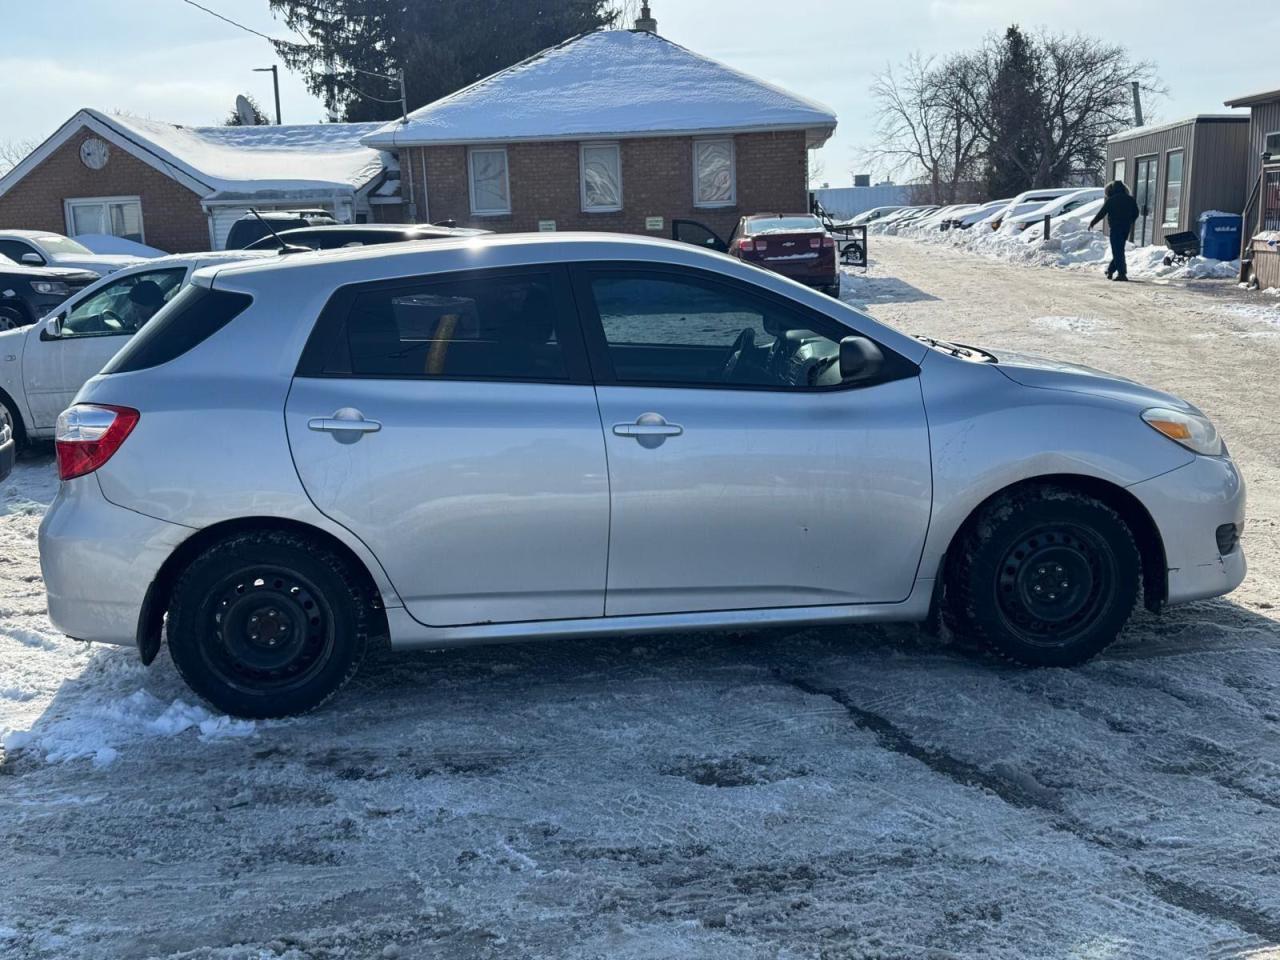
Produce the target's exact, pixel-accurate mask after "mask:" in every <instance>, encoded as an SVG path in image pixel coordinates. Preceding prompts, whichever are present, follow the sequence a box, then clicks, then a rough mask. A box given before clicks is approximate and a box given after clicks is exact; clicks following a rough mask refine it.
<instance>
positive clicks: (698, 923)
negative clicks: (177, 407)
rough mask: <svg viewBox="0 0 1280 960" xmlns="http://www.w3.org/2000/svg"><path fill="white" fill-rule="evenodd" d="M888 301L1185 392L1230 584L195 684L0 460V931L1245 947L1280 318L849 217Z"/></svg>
mask: <svg viewBox="0 0 1280 960" xmlns="http://www.w3.org/2000/svg"><path fill="white" fill-rule="evenodd" d="M872 256H873V258H874V260H875V263H874V264H873V267H872V269H871V271H870V272H869V273H868V274H867V275H866V276H865V277H864V276H863V275H862V274H861V272H856V271H848V272H846V275H845V290H846V293H845V296H846V298H847V299H849V300H850V301H851V302H856V303H860V304H868V305H869V309H871V310H872V311H873V312H875V313H876V314H877V315H878V316H880V317H882V318H883V319H885V320H886V321H888V322H890V323H893V324H895V325H897V326H899V327H901V328H902V329H905V330H908V331H912V332H920V333H924V334H930V335H934V336H946V337H953V338H955V339H958V340H960V341H962V342H969V343H985V344H988V345H993V346H1007V347H1011V348H1013V349H1021V350H1032V351H1035V352H1041V353H1048V354H1052V355H1058V356H1061V357H1063V358H1065V359H1069V360H1075V361H1079V362H1084V363H1089V364H1092V365H1094V366H1100V367H1104V368H1106V367H1109V368H1111V369H1114V370H1116V371H1117V372H1120V373H1125V374H1128V375H1131V376H1134V377H1137V378H1139V379H1142V380H1145V381H1147V382H1150V383H1152V384H1153V385H1155V386H1159V387H1164V388H1166V389H1171V390H1174V391H1175V392H1179V393H1183V394H1184V395H1186V396H1188V397H1189V398H1191V399H1193V400H1196V401H1197V402H1199V403H1201V405H1202V406H1204V408H1205V409H1206V411H1207V412H1209V413H1210V415H1212V416H1213V417H1215V418H1216V419H1217V421H1218V423H1219V425H1220V427H1221V428H1222V429H1223V431H1224V433H1225V434H1226V437H1227V439H1228V441H1229V442H1230V444H1231V447H1232V450H1233V452H1234V453H1235V455H1236V456H1237V458H1238V459H1239V461H1240V463H1241V466H1242V469H1243V471H1244V472H1245V474H1246V476H1247V478H1248V480H1249V483H1250V493H1251V507H1250V520H1249V527H1248V530H1247V531H1246V538H1245V544H1246V549H1247V550H1248V551H1249V556H1250V565H1251V571H1250V576H1249V579H1248V580H1247V581H1246V583H1245V584H1244V586H1243V587H1242V588H1241V589H1240V590H1239V591H1238V592H1237V593H1236V594H1235V595H1233V596H1232V597H1231V598H1229V599H1225V600H1217V601H1210V602H1205V603H1199V604H1193V605H1190V606H1188V607H1184V608H1181V609H1177V610H1174V611H1170V612H1169V613H1167V614H1166V615H1164V616H1162V617H1160V618H1156V617H1152V616H1150V615H1147V614H1145V613H1140V614H1139V615H1138V616H1137V618H1136V619H1135V621H1134V623H1133V624H1132V626H1131V627H1130V628H1129V629H1128V630H1127V631H1126V633H1125V635H1124V637H1123V638H1122V640H1121V642H1120V643H1119V644H1118V645H1117V646H1116V647H1114V648H1113V649H1111V650H1110V651H1108V652H1107V653H1106V654H1105V655H1104V656H1102V657H1100V658H1099V659H1097V660H1096V661H1095V662H1093V663H1091V664H1089V665H1087V666H1085V667H1083V668H1081V669H1077V670H1044V671H1025V670H1018V669H1012V668H1008V667H1004V666H1001V665H999V664H995V663H992V662H989V661H986V660H982V659H978V658H974V657H972V656H970V655H968V654H965V653H964V652H962V651H961V650H959V649H957V648H956V647H955V646H954V645H953V644H950V643H948V642H943V641H938V640H933V639H931V638H929V637H927V636H925V635H924V634H922V633H921V632H919V631H918V630H916V629H915V628H913V627H892V628H889V627H884V628H865V627H862V628H848V627H846V628H831V629H822V630H779V631H771V632H765V633H751V634H746V635H736V636H735V635H724V634H689V635H675V636H663V637H652V636H633V637H626V638H620V639H611V640H577V641H566V642H552V643H546V644H541V645H536V644H535V645H512V646H504V647H492V648H483V649H480V648H477V649H471V650H454V651H448V652H439V653H415V654H405V655H399V656H380V657H377V658H375V659H374V660H373V661H372V662H371V663H369V664H368V665H367V666H366V669H365V670H364V671H363V672H362V673H361V675H360V676H359V677H357V679H356V682H355V683H354V684H353V685H352V687H351V688H349V689H348V690H347V691H346V692H345V693H344V694H343V695H342V696H341V697H339V698H338V699H337V700H335V701H334V702H333V703H332V704H331V705H330V706H328V707H327V708H325V709H324V710H322V711H320V712H319V713H317V714H314V715H312V716H309V717H305V718H301V719H296V720H290V721H277V722H272V723H258V724H253V725H248V724H239V723H237V722H235V721H230V720H228V719H226V718H224V717H219V716H216V715H213V714H210V713H209V712H207V711H206V710H205V709H204V708H203V707H201V706H199V704H198V703H197V702H196V700H195V699H194V698H193V697H192V696H191V695H190V694H189V693H188V692H187V691H186V690H185V688H184V687H183V686H182V684H181V682H180V681H179V680H178V678H177V676H176V675H175V673H174V670H173V667H172V664H171V663H170V662H169V660H168V658H167V656H166V655H165V654H163V653H162V654H161V657H160V659H159V660H158V661H157V662H156V663H155V664H154V665H153V666H152V667H151V668H149V669H144V668H142V667H141V666H139V665H138V663H137V660H136V655H135V654H134V653H133V652H132V651H130V650H128V649H124V648H105V647H93V648H87V647H86V646H85V645H83V644H79V643H76V642H74V641H71V640H67V639H66V638H63V637H61V636H59V635H57V634H56V633H55V632H54V631H53V630H52V629H51V627H50V625H49V623H48V621H47V618H46V616H45V607H44V598H43V593H42V590H41V583H40V576H39V567H38V564H37V558H36V552H35V542H34V538H35V533H36V526H37V524H38V522H39V517H40V513H41V511H42V510H43V508H44V506H45V504H47V503H48V501H49V499H50V498H51V496H52V493H53V489H54V479H53V464H52V462H51V458H50V457H49V456H48V455H47V454H41V455H38V456H36V457H35V458H29V459H25V460H24V461H23V462H22V463H20V464H19V466H18V468H17V470H16V471H15V473H14V475H13V476H12V477H11V478H10V479H9V480H8V481H6V482H3V483H0V726H3V727H4V728H5V730H6V731H7V733H6V739H5V743H6V745H5V749H4V755H3V759H2V761H0V849H3V850H4V851H5V855H4V869H3V870H0V958H3V960H10V958H12V960H19V958H21V960H55V958H56V960H80V958H94V960H97V958H110V960H123V958H135V957H137V958H141V957H148V958H152V957H162V958H174V960H176V958H196V957H199V958H205V960H230V958H238V960H247V958H253V960H265V958H272V960H330V958H333V960H336V958H346V960H363V958H371V957H387V958H390V957H401V958H405V960H409V958H450V960H453V958H471V957H484V958H493V960H517V958H519V960H525V958H548V960H551V958H554V960H587V958H592V960H595V958H604V957H608V958H610V960H669V958H676V957H679V958H684V957H697V958H700V960H701V958H713V960H718V958H724V960H764V958H769V960H800V958H829V960H854V958H858V960H864V958H879V960H908V958H909V960H920V958H926V957H929V958H938V960H941V958H947V960H968V958H974V960H977V958H982V960H990V958H995V960H1026V958H1036V960H1044V958H1050V960H1057V958H1061V960H1067V958H1082V957H1088V958H1105V960H1122V958H1179V960H1181V958H1184V957H1216V958H1222V960H1226V958H1237V960H1243V958H1246V957H1247V958H1252V960H1262V958H1264V957H1267V958H1273V957H1275V956H1276V950H1277V948H1278V947H1280V871H1278V870H1277V869H1276V863H1277V861H1276V856H1275V853H1274V851H1275V850H1276V848H1277V846H1280V706H1277V704H1280V627H1278V624H1277V620H1276V610H1277V604H1280V452H1277V450H1276V447H1275V443H1274V436H1275V432H1274V427H1273V425H1272V419H1273V411H1274V410H1275V409H1276V408H1277V404H1278V403H1280V384H1277V382H1276V380H1275V378H1274V377H1273V376H1272V372H1273V370H1274V368H1275V366H1276V362H1277V360H1280V356H1277V354H1280V340H1275V339H1272V340H1268V339H1265V338H1264V339H1259V338H1252V337H1251V336H1250V334H1251V333H1252V332H1255V331H1256V330H1257V329H1258V328H1259V326H1260V325H1259V324H1257V323H1254V322H1250V321H1248V320H1246V319H1244V318H1238V317H1234V316H1232V315H1231V314H1230V313H1228V312H1226V311H1224V310H1223V309H1222V307H1223V306H1224V305H1230V304H1231V303H1232V302H1234V301H1232V300H1230V299H1229V298H1223V299H1215V298H1214V297H1210V296H1206V295H1203V294H1198V293H1192V292H1189V291H1187V290H1183V289H1180V288H1178V287H1175V286H1156V285H1150V284H1133V285H1129V286H1128V287H1124V286H1122V285H1119V284H1108V283H1106V282H1105V281H1104V280H1102V278H1101V277H1097V278H1087V277H1082V276H1075V275H1070V274H1066V273H1058V272H1053V271H1045V272H1040V273H1037V274H1035V275H1031V274H1029V273H1028V271H1027V270H1025V269H1022V268H1018V267H1014V266H1010V265H1006V264H1000V263H990V262H986V261H980V260H976V259H974V258H972V257H969V256H965V255H962V254H959V253H956V252H953V251H951V250H947V249H943V248H933V247H925V246H923V245H921V244H915V243H908V242H905V241H898V240H894V239H891V238H889V239H885V238H881V239H873V241H872Z"/></svg>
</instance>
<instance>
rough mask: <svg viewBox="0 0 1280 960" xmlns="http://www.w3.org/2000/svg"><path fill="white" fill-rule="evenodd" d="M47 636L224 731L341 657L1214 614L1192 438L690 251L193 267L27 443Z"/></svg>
mask: <svg viewBox="0 0 1280 960" xmlns="http://www.w3.org/2000/svg"><path fill="white" fill-rule="evenodd" d="M56 443H57V454H58V465H59V470H60V472H61V476H62V479H63V482H62V484H61V488H60V490H59V493H58V496H57V499H56V500H55V501H54V503H53V505H52V507H51V508H50V509H49V511H48V513H47V514H46V516H45V519H44V522H43V524H42V526H41V530H40V546H41V560H42V564H43V569H44V577H45V583H46V586H47V589H48V594H49V611H50V616H51V617H52V619H53V622H54V623H55V624H56V625H57V626H58V627H59V628H60V629H61V630H63V631H65V632H66V633H67V634H69V635H70V636H73V637H79V638H84V639H90V640H99V641H105V642H109V643H120V644H132V643H136V644H137V645H138V647H139V649H140V651H141V655H142V658H143V660H144V661H145V662H150V661H151V660H152V658H154V657H155V655H156V653H157V650H158V648H159V646H160V643H161V640H162V636H167V639H168V643H169V648H170V653H171V655H172V658H173V661H174V663H175V664H176V665H177V667H178V669H179V671H180V672H181V673H182V675H183V676H184V677H185V678H186V680H187V682H188V683H189V684H190V685H191V686H192V687H193V688H194V689H195V690H196V691H197V692H198V693H199V694H201V695H202V696H204V697H205V698H207V699H208V700H209V701H211V702H212V703H213V704H215V705H216V706H217V707H219V708H221V709H223V710H225V711H228V712H230V713H234V714H238V715H243V716H274V715H281V714H289V713H294V712H297V711H301V710H306V709H309V708H312V707H314V706H316V705H317V704H319V703H321V702H323V701H324V700H325V699H326V698H328V697H329V696H330V695H331V694H333V693H334V692H335V691H336V690H337V689H338V688H339V687H340V686H341V685H342V683H343V682H344V681H345V680H347V679H348V678H349V677H350V676H351V675H352V673H353V672H354V671H355V670H356V668H357V666H358V665H359V663H360V660H361V657H362V656H363V654H364V652H365V649H366V647H367V646H368V645H369V644H371V643H375V642H389V643H390V644H391V646H392V647H397V648H407V647H446V646H454V645H460V644H472V643H486V642H491V641H498V640H523V639H533V638H541V637H563V636H588V635H605V634H616V633H623V632H627V633H630V632H638V631H657V630H687V629H695V628H696V629H704V628H714V627H729V626H738V627H740V626H751V625H765V624H801V623H829V622H845V621H885V620H899V621H922V620H925V619H926V618H928V617H929V616H930V614H931V612H932V611H933V610H935V609H940V611H941V612H942V614H943V615H944V616H945V618H946V619H947V621H948V622H949V623H950V624H951V626H952V627H953V629H955V630H956V631H958V632H961V633H963V634H966V635H968V636H971V637H974V638H977V639H979V640H981V641H982V642H984V643H986V644H987V645H989V646H990V647H991V648H993V649H994V650H995V651H997V652H999V653H1000V654H1002V655H1004V656H1006V657H1009V658H1011V659H1014V660H1016V661H1019V662H1021V663H1025V664H1032V665H1037V664H1052V665H1068V664H1075V663H1079V662H1081V661H1083V660H1085V659H1087V658H1088V657H1090V656H1092V655H1093V654H1095V653H1096V652H1098V651H1099V650H1101V649H1102V648H1103V647H1105V646H1106V645H1107V644H1108V643H1110V642H1111V641H1112V640H1113V639H1114V638H1115V636H1116V634H1117V633H1118V632H1119V631H1120V629H1121V628H1122V627H1123V625H1124V623H1125V621H1126V620H1127V618H1128V616H1129V614H1130V611H1131V610H1132V608H1133V606H1134V604H1135V602H1136V601H1137V599H1138V597H1139V595H1141V596H1142V597H1143V598H1144V599H1145V602H1146V604H1147V605H1148V606H1149V607H1152V608H1158V607H1160V606H1162V605H1164V604H1166V603H1179V602H1183V601H1187V600H1194V599H1198V598H1202V597H1211V596H1215V595H1218V594H1223V593H1226V592H1228V591H1229V590H1231V589H1233V588H1234V587H1235V586H1236V585H1238V584H1239V583H1240V581H1241V580H1242V578H1243V577H1244V574H1245V561H1244V557H1243V554H1242V552H1241V548H1240V546H1239V543H1238V537H1239V534H1240V531H1241V528H1242V526H1243V524H1244V482H1243V480H1242V478H1241V476H1240V474H1239V473H1238V472H1237V470H1236V467H1235V465H1234V464H1233V463H1232V461H1231V459H1230V457H1229V456H1228V454H1227V451H1226V448H1225V447H1224V446H1223V443H1222V441H1221V440H1220V439H1219V437H1218V435H1217V433H1216V431H1215V430H1214V427H1213V425H1212V424H1211V423H1210V422H1209V421H1208V420H1207V419H1206V418H1205V417H1204V416H1203V415H1202V414H1201V413H1200V412H1199V411H1198V410H1196V408H1194V407H1192V406H1191V405H1189V404H1187V403H1185V402H1184V401H1182V400H1179V399H1177V398H1175V397H1171V396H1168V395H1167V394H1163V393H1159V392H1157V391H1155V390H1150V389H1147V388H1145V387H1142V386H1139V385H1138V384H1135V383H1132V382H1129V381H1126V380H1122V379H1119V378H1116V377H1111V376H1108V375H1106V374H1103V373H1099V372H1097V371H1094V370H1089V369H1085V368H1082V367H1077V366H1071V365H1068V364H1061V363H1053V362H1049V361H1044V360H1037V359H1032V358H1028V357H1021V356H1015V355H1012V354H1002V353H995V354H993V353H988V352H986V351H984V350H980V349H977V348H973V347H963V346H957V345H954V344H949V343H942V342H937V341H932V340H921V339H916V338H912V337H909V336H906V335H904V334H901V333H899V332H897V331H895V330H893V329H890V328H889V327H886V326H883V325H882V324H879V323H877V322H876V321H874V320H872V319H871V318H869V317H867V316H865V315H863V314H862V313H859V312H858V311H856V310H854V309H852V308H851V307H849V306H848V305H846V304H843V303H839V302H837V301H834V300H831V299H830V298H828V297H825V296H823V295H821V294H819V293H815V292H812V291H810V290H808V289H806V288H804V287H802V286H800V285H798V284H796V283H793V282H791V281H789V280H787V279H785V278H783V277H781V276H778V275H777V274H774V273H770V272H766V271H763V270H760V269H758V268H756V267H752V266H750V265H748V264H745V263H742V262H741V261H738V260H735V259H732V258H729V257H725V256H722V255H719V254H715V253H710V252H707V251H703V250H700V249H697V248H694V247H691V246H685V245H681V244H676V243H671V242H667V241H659V240H650V239H645V238H641V237H622V236H597V235H590V234H580V235H573V234H544V235H538V236H514V235H508V236H492V237H482V238H471V239H465V240H442V241H439V242H437V243H434V244H432V245H430V246H424V245H420V244H410V245H394V244H393V245H388V246H381V247H372V248H359V249H350V250H334V251H324V252H316V253H300V254H292V255H286V256H283V257H279V258H272V259H271V260H270V261H267V262H254V263H247V264H237V265H227V266H222V267H216V268H208V269H205V270H202V271H200V272H198V273H197V274H195V277H194V281H193V283H192V284H191V285H190V286H189V287H187V288H186V289H185V290H183V291H182V292H181V293H179V294H178V295H177V297H175V298H174V300H173V301H172V302H171V303H170V304H168V305H167V306H166V307H165V308H164V309H163V310H162V311H161V312H160V313H158V314H157V315H156V316H155V318H153V319H152V320H151V322H150V323H148V324H147V326H146V327H144V328H143V330H142V331H141V332H140V333H139V334H138V335H137V336H136V337H134V338H133V339H132V340H131V341H130V343H129V344H128V345H127V346H125V347H124V349H123V350H121V352H120V353H119V354H117V355H116V356H115V357H114V359H112V360H111V362H110V363H109V364H108V365H107V366H106V368H105V369H104V370H103V371H102V373H101V374H100V375H99V376H96V377H94V378H93V379H92V380H91V381H90V382H89V383H88V384H86V385H85V387H84V389H83V390H81V392H80V394H79V395H78V396H77V398H76V402H75V404H74V405H73V406H72V407H71V408H70V409H68V410H67V411H66V412H65V413H64V414H63V415H62V417H61V418H60V421H59V425H58V428H57V438H56Z"/></svg>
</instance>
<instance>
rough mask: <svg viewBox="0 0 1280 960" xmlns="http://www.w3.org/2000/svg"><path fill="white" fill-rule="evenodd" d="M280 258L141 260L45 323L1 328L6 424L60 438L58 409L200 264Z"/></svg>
mask: <svg viewBox="0 0 1280 960" xmlns="http://www.w3.org/2000/svg"><path fill="white" fill-rule="evenodd" d="M270 256H275V254H271V253H260V252H249V251H244V250H229V251H222V252H220V253H180V254H175V255H173V256H167V257H157V258H155V259H153V260H141V261H139V263H140V264H141V265H140V266H136V267H131V268H129V269H126V270H122V271H120V272H118V273H114V274H112V275H111V276H109V277H103V278H102V279H101V280H99V281H98V282H97V283H94V284H91V285H90V286H88V287H85V288H84V290H82V291H81V292H80V293H79V294H77V295H76V296H74V297H72V298H71V299H70V300H68V301H66V302H65V303H63V304H62V305H61V306H60V307H59V308H58V309H57V311H56V312H55V313H53V314H51V315H50V316H49V317H47V318H46V319H45V320H44V321H43V322H37V323H35V324H32V325H31V326H26V327H20V328H18V329H16V330H9V331H5V332H3V333H0V423H6V424H8V425H9V426H10V427H11V428H12V430H13V435H14V439H15V440H16V441H17V443H18V445H19V446H21V445H22V444H23V443H24V442H26V441H27V440H31V439H42V438H49V437H52V436H53V428H54V424H55V423H56V422H57V420H58V414H59V413H61V412H62V411H63V410H64V409H65V408H66V407H67V406H69V405H70V403H71V401H72V399H73V398H74V397H75V395H76V392H77V391H78V390H79V389H80V388H81V387H82V386H83V385H84V382H85V381H86V380H88V379H89V378H90V377H92V376H93V375H94V374H95V373H97V372H98V371H99V370H101V369H102V367H103V366H104V365H105V364H106V362H107V361H108V360H110V359H111V358H112V357H113V356H114V355H115V354H116V351H118V350H119V349H120V348H121V347H122V346H124V344H125V343H126V342H127V341H128V339H129V337H131V336H133V334H134V333H136V332H137V331H138V330H139V329H140V328H141V327H142V325H143V324H145V323H146V322H147V321H148V320H150V319H151V317H152V315H153V314H155V313H156V312H157V311H158V310H159V309H160V308H161V307H162V306H164V304H165V303H167V302H168V301H169V300H170V299H172V298H173V295H174V294H176V293H177V292H178V291H179V290H180V289H182V287H183V286H184V285H185V284H186V283H187V280H188V279H189V278H190V276H191V273H192V271H194V270H198V269H199V268H200V267H206V266H213V265H216V264H225V263H228V262H231V261H235V260H247V259H253V258H261V257H270Z"/></svg>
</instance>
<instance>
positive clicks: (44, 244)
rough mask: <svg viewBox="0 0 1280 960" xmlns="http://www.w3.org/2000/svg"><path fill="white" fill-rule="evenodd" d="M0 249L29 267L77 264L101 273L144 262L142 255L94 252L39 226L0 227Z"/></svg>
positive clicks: (71, 266) (82, 268) (68, 266)
mask: <svg viewBox="0 0 1280 960" xmlns="http://www.w3.org/2000/svg"><path fill="white" fill-rule="evenodd" d="M0 253H3V254H4V255H5V256H6V257H8V258H9V259H10V260H13V261H15V262H16V263H22V264H26V265H27V266H29V267H62V268H66V269H70V268H77V269H81V270H92V271H93V272H94V273H96V274H99V275H101V276H105V275H106V274H108V273H113V272H114V271H116V270H122V269H124V268H125V267H132V266H135V265H137V264H139V263H146V260H145V259H144V258H143V257H130V256H124V255H122V254H108V253H94V252H93V251H92V250H90V249H89V248H88V247H86V246H85V245H84V244H83V243H80V242H79V241H76V240H72V239H71V238H70V237H64V236H63V235H62V234H60V233H48V232H47V231H43V230H0Z"/></svg>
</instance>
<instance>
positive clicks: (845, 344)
mask: <svg viewBox="0 0 1280 960" xmlns="http://www.w3.org/2000/svg"><path fill="white" fill-rule="evenodd" d="M882 366H884V354H883V353H881V352H880V348H879V347H877V346H876V345H875V344H874V343H872V342H871V341H870V340H868V339H867V338H866V337H845V338H844V339H843V340H841V341H840V379H841V380H842V381H843V382H844V383H861V382H863V381H866V380H873V379H875V377H876V376H877V375H878V374H879V373H880V368H881V367H882Z"/></svg>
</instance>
